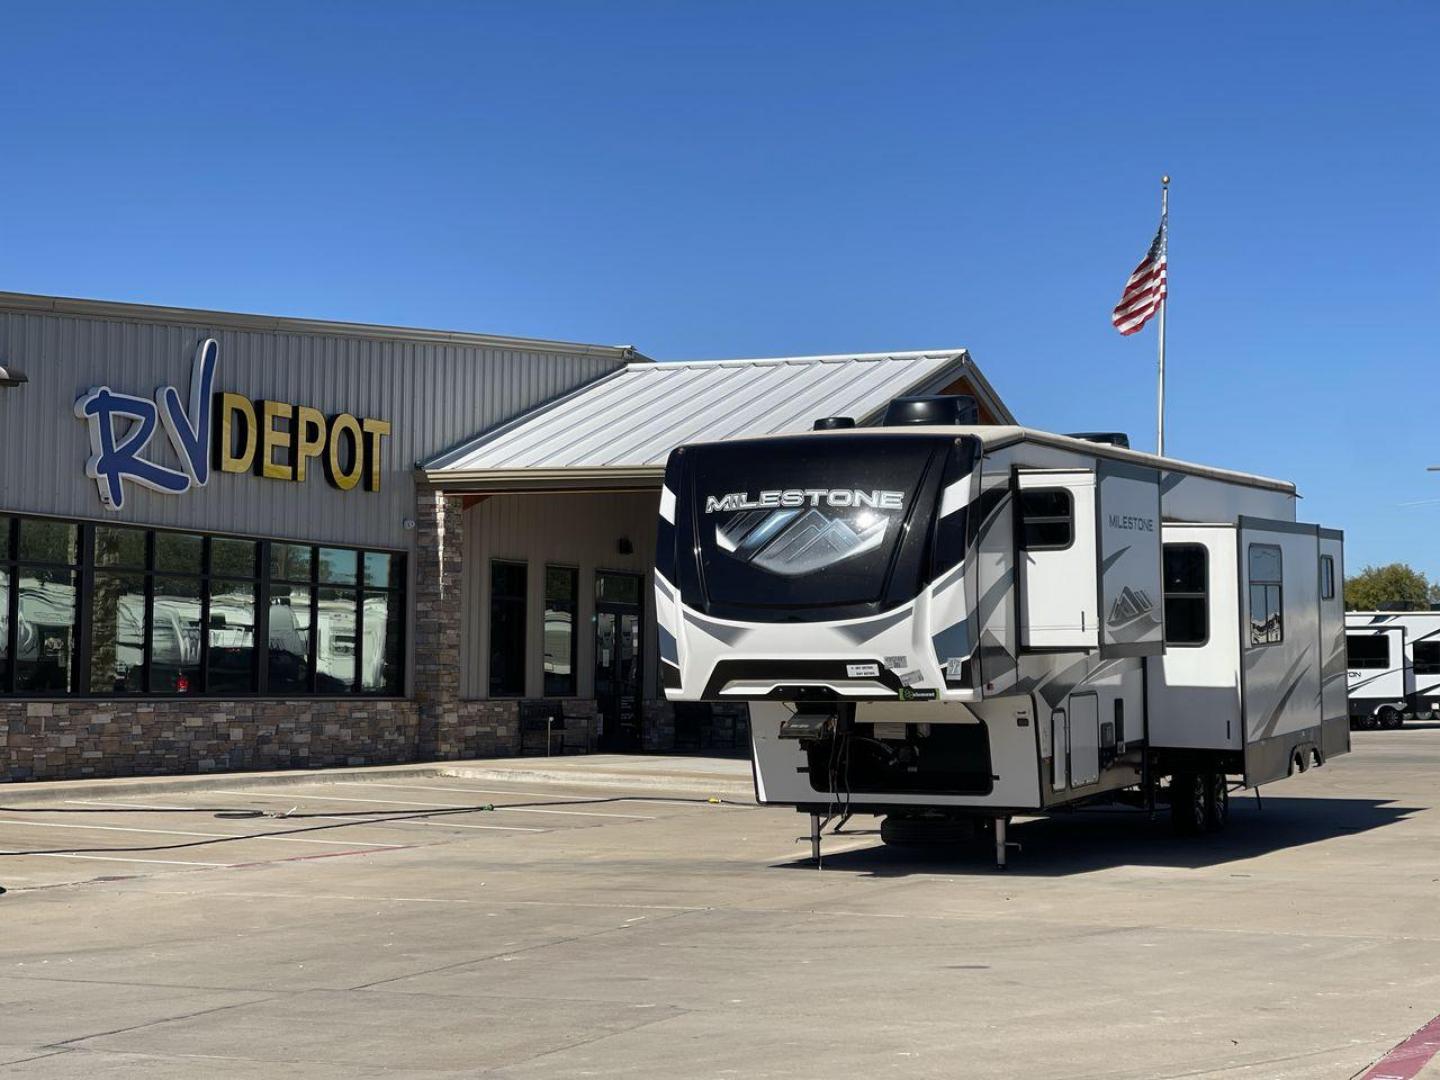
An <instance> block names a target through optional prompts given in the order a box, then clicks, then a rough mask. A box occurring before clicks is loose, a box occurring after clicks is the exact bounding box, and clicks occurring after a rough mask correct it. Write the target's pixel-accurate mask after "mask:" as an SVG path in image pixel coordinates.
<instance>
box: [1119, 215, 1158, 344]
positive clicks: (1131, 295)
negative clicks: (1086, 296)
mask: <svg viewBox="0 0 1440 1080" xmlns="http://www.w3.org/2000/svg"><path fill="white" fill-rule="evenodd" d="M1165 226H1166V221H1165V218H1163V217H1162V218H1161V219H1160V228H1159V230H1158V231H1157V232H1156V233H1155V240H1154V242H1153V243H1151V245H1150V250H1149V251H1147V252H1146V253H1145V258H1143V259H1141V260H1140V265H1139V266H1137V267H1135V272H1134V273H1132V274H1131V275H1130V280H1129V281H1127V282H1125V293H1124V295H1123V296H1121V297H1120V303H1118V304H1116V305H1115V310H1114V312H1112V313H1111V315H1110V321H1111V322H1112V323H1114V324H1115V329H1116V330H1119V331H1120V333H1122V334H1133V333H1135V332H1136V331H1137V330H1139V329H1140V328H1141V327H1142V326H1144V325H1145V324H1146V323H1147V322H1149V321H1150V316H1152V315H1154V314H1155V312H1157V311H1159V310H1160V301H1162V300H1164V299H1165V261H1166V255H1165Z"/></svg>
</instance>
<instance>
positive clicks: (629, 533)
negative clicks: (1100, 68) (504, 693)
mask: <svg viewBox="0 0 1440 1080" xmlns="http://www.w3.org/2000/svg"><path fill="white" fill-rule="evenodd" d="M659 512H660V494H659V492H658V491H653V492H648V491H646V492H619V493H594V494H585V495H574V494H566V495H494V496H491V497H489V498H487V499H486V500H485V501H484V502H481V503H479V504H478V505H476V506H472V507H471V508H470V509H469V510H467V511H465V571H464V592H463V595H464V598H465V599H464V604H465V621H464V623H463V625H462V627H461V639H460V640H461V657H460V671H461V676H460V686H461V694H462V695H463V696H465V697H467V698H483V697H488V696H489V689H488V682H489V675H490V672H489V663H488V661H487V659H486V658H487V657H488V656H489V622H490V620H489V611H490V560H491V559H510V560H515V561H520V562H525V563H527V564H528V565H529V572H528V574H527V575H526V587H527V598H526V606H525V617H526V632H525V695H526V696H527V697H541V696H543V688H544V661H545V656H544V646H543V644H542V636H543V633H544V622H545V566H546V564H553V565H556V566H574V567H578V568H579V570H580V585H579V604H578V610H577V611H576V618H575V627H576V633H577V635H578V640H577V646H578V648H577V651H576V665H577V674H578V676H579V679H578V684H579V685H578V693H579V696H580V697H591V696H593V694H594V679H595V624H594V615H595V571H596V570H597V569H599V570H621V571H625V572H627V573H635V574H643V575H645V582H644V588H643V589H642V592H641V596H642V599H643V601H644V605H645V611H644V619H643V622H644V646H643V647H644V653H645V676H644V683H643V685H642V687H641V695H642V696H643V697H646V698H653V697H655V696H656V689H655V688H656V673H655V671H656V669H655V663H656V661H655V598H654V591H653V584H654V583H653V579H652V578H651V576H650V571H651V568H652V567H653V565H654V561H655V520H656V516H657V515H658V514H659ZM622 537H623V538H626V539H628V540H629V541H630V543H631V546H632V547H633V551H632V553H631V554H629V555H621V554H620V553H619V551H618V545H619V541H620V540H621V538H622Z"/></svg>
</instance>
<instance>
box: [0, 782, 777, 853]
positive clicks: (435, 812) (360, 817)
mask: <svg viewBox="0 0 1440 1080" xmlns="http://www.w3.org/2000/svg"><path fill="white" fill-rule="evenodd" d="M613 802H665V803H683V804H698V805H702V806H724V807H727V808H729V809H732V810H757V809H759V807H758V806H755V805H754V804H746V803H734V802H727V801H725V800H724V799H720V798H715V797H711V798H708V799H688V798H681V797H676V796H669V795H611V796H605V797H599V798H591V799H561V800H552V801H540V802H524V803H501V804H499V805H496V804H495V803H482V804H479V805H476V806H454V807H450V806H447V807H443V808H442V807H434V808H430V809H425V810H405V809H400V810H340V811H336V812H334V813H327V812H325V811H320V810H313V811H305V812H298V813H297V812H294V811H285V812H281V813H268V812H266V811H263V810H250V809H244V808H236V807H219V808H217V807H183V808H178V809H165V808H163V807H65V808H56V809H49V808H46V807H40V806H29V807H20V806H0V813H12V814H14V813H18V814H56V813H61V814H63V813H171V814H173V813H206V814H212V815H213V816H215V817H233V816H236V815H243V816H245V817H247V818H248V817H255V816H259V817H268V818H273V819H275V820H280V821H284V820H302V819H313V818H346V819H347V820H345V821H332V822H331V823H330V824H328V825H307V826H304V827H302V828H299V829H280V830H276V831H273V832H256V833H237V834H235V835H234V836H210V837H206V838H205V839H203V840H188V841H185V842H182V843H178V844H148V845H143V846H133V847H103V848H46V849H35V850H27V851H0V857H6V856H21V855H96V854H112V853H113V854H139V853H143V852H152V851H178V850H180V849H182V848H196V847H207V846H210V845H212V844H228V843H232V842H234V841H238V840H263V839H264V838H266V837H271V836H293V835H295V834H297V833H308V832H323V831H325V830H328V829H343V828H347V827H349V826H351V825H384V824H386V823H387V822H391V821H415V820H421V819H425V818H432V817H449V816H452V815H455V814H478V813H487V812H493V811H496V810H525V809H532V808H542V807H550V806H592V805H596V804H600V803H613ZM377 850H382V849H377Z"/></svg>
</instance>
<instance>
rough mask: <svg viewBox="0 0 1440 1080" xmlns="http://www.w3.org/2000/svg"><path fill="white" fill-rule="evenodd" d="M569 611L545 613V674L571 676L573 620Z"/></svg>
mask: <svg viewBox="0 0 1440 1080" xmlns="http://www.w3.org/2000/svg"><path fill="white" fill-rule="evenodd" d="M572 618H573V616H572V615H571V614H570V612H568V611H554V610H550V611H546V612H545V674H547V675H569V674H570V641H571V637H570V635H571V633H572V628H571V620H572Z"/></svg>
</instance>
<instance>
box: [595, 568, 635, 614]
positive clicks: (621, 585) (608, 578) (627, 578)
mask: <svg viewBox="0 0 1440 1080" xmlns="http://www.w3.org/2000/svg"><path fill="white" fill-rule="evenodd" d="M595 599H596V600H597V601H599V602H601V603H605V604H634V605H636V606H638V605H639V603H640V577H639V575H637V574H620V573H610V572H607V571H604V570H597V571H596V572H595Z"/></svg>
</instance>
